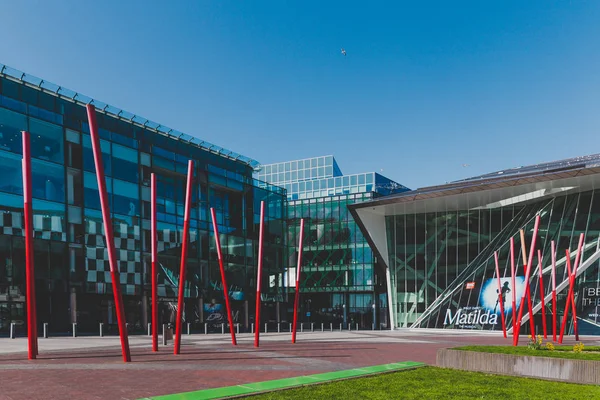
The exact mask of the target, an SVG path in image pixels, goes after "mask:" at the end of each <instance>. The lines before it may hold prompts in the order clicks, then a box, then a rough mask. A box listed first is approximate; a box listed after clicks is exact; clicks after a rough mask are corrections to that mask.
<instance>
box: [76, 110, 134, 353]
mask: <svg viewBox="0 0 600 400" xmlns="http://www.w3.org/2000/svg"><path fill="white" fill-rule="evenodd" d="M86 109H87V117H88V123H89V125H90V134H91V135H90V136H91V139H92V150H93V152H94V165H95V166H96V179H97V180H98V192H99V194H100V205H101V207H102V222H103V224H104V236H105V238H106V249H107V251H108V262H109V264H110V275H111V280H112V288H113V297H114V301H115V309H116V312H117V322H118V325H119V336H120V338H121V353H122V354H123V361H125V362H129V361H131V353H130V352H129V338H128V336H127V326H126V324H125V309H124V307H123V298H122V296H121V282H120V279H119V265H118V264H117V255H116V252H115V242H114V236H113V226H112V219H111V218H110V210H109V206H108V195H107V193H106V179H105V176H104V163H103V162H102V150H101V148H100V135H99V134H98V123H97V122H96V107H94V106H93V105H92V104H88V105H86Z"/></svg>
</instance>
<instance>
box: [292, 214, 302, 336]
mask: <svg viewBox="0 0 600 400" xmlns="http://www.w3.org/2000/svg"><path fill="white" fill-rule="evenodd" d="M303 239H304V218H302V219H301V220H300V240H299V242H298V265H297V267H296V298H295V299H294V323H293V325H292V343H296V327H297V326H298V305H299V304H300V269H301V267H302V243H303Z"/></svg>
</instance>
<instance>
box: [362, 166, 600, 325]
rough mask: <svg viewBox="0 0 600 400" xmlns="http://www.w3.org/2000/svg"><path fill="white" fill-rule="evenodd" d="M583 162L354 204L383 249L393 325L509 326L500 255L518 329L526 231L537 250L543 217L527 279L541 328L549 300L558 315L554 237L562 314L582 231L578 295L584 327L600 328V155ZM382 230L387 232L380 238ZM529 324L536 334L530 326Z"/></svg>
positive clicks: (549, 313) (548, 313) (549, 308)
mask: <svg viewBox="0 0 600 400" xmlns="http://www.w3.org/2000/svg"><path fill="white" fill-rule="evenodd" d="M577 160H584V161H577V162H575V160H568V161H569V162H557V163H556V164H557V165H553V166H552V168H549V167H548V166H547V165H546V164H544V165H543V168H540V169H536V168H534V167H526V168H524V173H522V174H515V175H516V176H512V177H510V178H505V177H502V175H503V174H502V173H495V174H489V175H485V176H483V177H478V178H474V179H471V180H465V181H460V183H454V184H450V185H442V186H438V187H433V188H424V189H419V190H417V191H414V192H407V193H403V194H401V195H399V196H391V197H389V198H387V199H385V198H384V199H383V200H381V201H378V200H374V201H371V202H368V203H363V204H359V205H356V206H352V207H351V208H352V210H351V211H352V213H353V215H355V216H358V218H359V221H360V226H361V229H362V231H363V232H365V235H366V236H368V239H369V240H370V241H371V243H373V244H374V246H376V248H377V250H378V251H379V252H380V253H383V254H384V255H385V257H384V258H385V260H386V264H387V265H386V268H387V273H388V277H389V282H390V287H391V288H390V290H389V293H388V295H389V299H390V300H389V301H390V302H391V309H390V312H391V315H390V317H391V319H392V320H393V321H394V327H415V328H445V329H479V330H501V329H502V327H501V323H500V321H501V319H500V307H499V304H498V303H499V301H498V298H499V297H498V282H497V278H498V277H497V275H496V272H495V260H494V253H495V252H497V254H498V259H499V270H500V277H501V287H502V289H501V290H502V294H503V296H504V297H503V299H504V300H503V306H504V310H505V317H506V324H507V327H511V326H512V322H513V321H512V317H513V314H512V292H514V293H515V295H516V298H517V302H516V307H517V308H518V307H519V306H520V300H521V296H522V294H523V293H524V289H525V287H526V285H525V280H524V279H525V270H524V264H526V262H525V261H524V260H523V255H522V252H521V239H520V231H521V230H523V233H524V235H525V239H526V240H525V241H526V243H527V251H530V247H529V246H530V243H531V239H532V235H533V228H534V222H535V218H536V216H540V228H539V232H538V239H537V244H536V247H535V249H534V258H533V264H532V272H531V279H530V283H529V284H530V288H531V298H532V301H533V311H534V322H535V326H536V330H537V332H538V333H539V332H540V331H541V329H542V319H541V318H542V317H541V314H542V313H541V305H542V301H541V298H542V296H543V297H544V298H545V313H546V316H547V322H548V326H550V321H551V318H552V304H551V286H552V282H551V242H552V241H554V242H555V244H556V248H557V254H556V267H557V269H556V284H557V293H558V306H557V310H558V314H559V315H558V317H559V318H561V317H562V313H563V311H564V306H565V302H566V295H567V290H568V279H567V268H566V265H567V263H566V260H567V257H566V253H565V250H566V249H569V251H570V258H571V265H574V263H575V256H576V249H577V243H578V241H579V237H580V234H584V238H585V241H584V246H583V256H582V263H581V266H580V268H579V271H580V272H581V274H580V275H579V277H578V279H577V281H576V297H575V299H576V304H577V307H578V320H579V321H580V322H579V329H580V333H581V334H598V333H600V328H599V327H600V324H599V322H600V317H599V313H598V312H599V310H600V292H599V291H598V290H597V288H599V287H600V261H599V260H600V251H599V249H600V191H598V190H597V189H595V187H597V186H598V182H600V168H598V167H597V166H598V160H600V156H593V157H583V158H579V159H577ZM582 176H584V177H582ZM377 232H381V233H382V235H380V236H379V238H378V237H377ZM511 238H512V239H513V240H514V246H515V247H514V254H515V267H516V273H515V275H516V278H515V285H514V287H513V284H512V280H511V262H510V260H511V258H510V239H511ZM538 251H539V254H538ZM538 255H541V259H539V258H538ZM538 263H541V268H542V280H543V288H544V291H543V292H541V290H540V278H539V265H538ZM526 314H527V308H525V310H524V315H526ZM528 318H529V316H528V315H526V316H525V318H524V319H523V321H524V322H525V321H527V319H528ZM569 329H570V326H569ZM522 330H523V332H528V331H529V323H524V325H523V327H522Z"/></svg>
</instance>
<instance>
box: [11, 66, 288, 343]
mask: <svg viewBox="0 0 600 400" xmlns="http://www.w3.org/2000/svg"><path fill="white" fill-rule="evenodd" d="M40 82H42V83H40ZM89 101H91V99H89V98H86V97H85V96H83V95H79V94H76V93H74V92H70V91H68V90H66V89H64V88H61V87H58V86H56V85H53V84H50V83H47V82H45V81H41V80H38V79H37V78H34V77H31V76H29V75H24V74H22V73H15V70H12V69H10V68H8V67H5V66H2V65H0V173H1V174H2V181H1V182H0V229H1V231H0V333H3V334H5V333H7V332H8V329H9V325H10V322H15V323H17V324H18V326H19V329H24V327H23V325H24V321H25V316H24V310H25V307H24V304H25V282H24V279H25V268H24V239H23V197H22V194H23V184H22V175H21V153H22V149H21V134H20V131H22V130H28V131H29V132H30V133H31V140H32V142H31V149H32V157H33V161H32V170H33V171H32V180H33V182H32V186H33V211H34V217H33V220H34V221H33V225H34V231H35V270H36V272H35V273H36V290H37V294H38V295H37V299H38V304H37V310H38V316H39V320H40V323H41V322H50V330H51V331H58V332H65V331H67V330H68V329H69V327H70V323H71V322H77V323H78V329H79V331H80V332H91V331H93V332H97V329H98V323H99V322H103V323H105V326H106V329H107V331H110V330H111V329H116V325H115V323H116V317H115V307H114V304H113V298H112V286H111V279H110V273H109V266H108V255H107V250H106V246H105V239H104V235H103V223H102V217H101V213H100V202H99V196H98V188H97V181H96V174H95V167H94V163H93V155H92V149H91V141H90V136H89V127H88V123H87V116H86V111H85V107H84V103H85V102H89ZM94 104H96V107H97V109H98V110H99V114H98V124H99V128H100V136H101V148H102V154H103V159H104V166H105V172H106V183H107V191H108V195H109V203H110V207H111V212H112V218H113V226H114V235H115V247H116V250H117V257H118V263H119V269H120V274H121V284H122V293H123V295H124V301H125V311H126V316H127V322H128V323H129V326H130V329H131V330H136V329H137V330H142V329H145V326H146V323H147V322H148V320H149V312H150V311H149V310H150V303H149V297H150V295H149V291H150V286H149V285H150V274H149V272H150V260H149V256H150V254H149V252H150V219H149V218H150V187H149V185H150V174H151V173H153V172H154V173H156V174H157V183H158V189H157V211H158V212H157V219H158V251H159V256H158V259H159V264H160V266H159V289H158V290H159V296H160V301H161V306H160V315H159V318H160V319H161V322H174V319H175V314H176V304H177V302H176V293H177V288H178V285H179V277H178V276H179V260H180V257H181V249H180V243H181V237H182V227H183V208H184V191H185V178H186V173H187V161H188V159H192V160H194V161H195V169H194V191H193V193H192V212H191V222H190V226H191V232H190V242H191V243H190V246H189V247H190V250H189V256H188V266H187V268H188V269H187V278H186V283H185V285H186V287H185V296H186V302H185V306H186V309H185V319H186V321H187V322H191V323H199V322H210V323H215V324H219V323H220V322H221V321H222V314H221V313H220V311H221V310H222V308H223V292H222V289H221V288H222V286H221V278H220V272H219V268H218V263H217V253H216V249H215V245H214V237H213V231H212V224H211V221H210V213H209V209H210V207H214V208H215V209H216V214H217V221H218V224H219V232H220V236H221V244H222V247H223V255H224V259H225V269H226V273H227V279H228V284H229V289H230V297H231V300H232V304H233V312H234V316H235V319H236V322H240V323H241V324H242V326H246V327H248V326H249V323H251V321H252V318H253V310H254V301H255V288H256V278H255V277H256V264H257V262H256V261H257V253H258V251H257V244H258V223H259V213H260V202H261V200H265V201H266V203H267V208H266V209H267V212H266V227H267V228H266V230H267V234H266V235H265V272H264V273H263V276H264V282H263V285H262V287H263V291H264V292H265V299H264V300H263V304H264V310H263V313H264V317H263V318H264V320H265V321H275V320H279V314H278V309H279V307H276V303H277V302H279V301H281V300H283V295H284V289H283V286H282V284H281V283H282V282H283V275H284V272H285V267H286V263H285V260H284V257H285V254H286V252H287V249H286V247H285V236H286V224H285V219H286V212H285V210H286V204H285V200H286V193H285V190H284V189H282V188H280V187H276V186H273V185H271V184H268V183H265V182H261V181H258V180H256V179H254V178H253V177H252V173H253V168H254V167H255V166H256V165H257V163H256V162H255V161H253V160H251V159H249V158H247V157H244V156H241V155H238V154H235V153H233V152H231V151H228V150H225V149H223V148H220V147H216V146H214V145H211V144H209V143H206V142H202V141H200V140H198V139H195V138H193V139H190V137H189V136H185V135H184V134H181V133H179V132H176V131H173V130H170V129H168V128H165V127H164V126H161V125H158V124H156V123H153V122H151V121H148V120H146V119H143V118H141V117H138V116H134V115H133V114H130V113H127V112H126V111H123V110H117V109H115V108H114V107H111V106H109V105H102V106H100V104H101V103H99V102H96V101H94Z"/></svg>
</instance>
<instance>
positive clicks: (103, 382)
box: [0, 335, 509, 400]
mask: <svg viewBox="0 0 600 400" xmlns="http://www.w3.org/2000/svg"><path fill="white" fill-rule="evenodd" d="M376 339H378V338H375V337H374V340H373V342H370V341H369V340H368V338H363V339H362V341H360V342H314V341H312V342H311V341H308V340H300V341H299V342H298V343H297V344H296V345H291V344H289V343H277V342H264V343H263V344H262V345H261V347H260V349H254V348H253V347H252V345H251V344H250V343H248V344H246V343H244V344H242V345H239V346H237V348H233V347H232V346H225V345H222V344H219V345H216V346H210V345H209V344H207V343H204V344H201V343H199V344H197V345H193V344H191V345H187V346H185V347H184V348H182V354H181V355H179V356H174V355H173V354H171V351H167V350H166V349H167V348H165V349H164V350H163V349H162V348H161V350H162V351H161V352H159V353H158V354H153V353H152V352H151V351H150V350H149V349H148V348H134V349H132V359H133V362H131V363H129V364H125V363H123V362H122V361H121V355H120V350H119V349H118V348H111V349H97V350H87V351H70V352H69V353H66V352H56V353H48V354H41V355H40V357H39V358H38V360H34V361H28V360H26V354H25V353H20V354H10V355H4V356H0V399H2V400H5V399H11V400H25V399H27V400H34V399H45V400H47V399H64V398H78V399H137V398H141V397H148V396H157V395H161V394H170V393H179V392H186V391H193V390H200V389H204V388H211V387H221V386H228V385H235V384H243V383H249V382H257V381H264V380H271V379H278V378H285V377H292V376H298V375H309V374H314V373H319V372H326V371H333V370H340V369H348V368H355V367H360V366H368V365H377V364H385V363H392V362H399V361H408V360H410V361H421V362H425V363H429V364H434V363H435V354H436V351H437V350H438V349H440V348H446V347H453V346H458V345H465V344H499V343H504V344H509V343H508V341H506V340H503V339H501V338H498V337H492V336H476V337H473V336H457V335H453V336H444V337H432V336H431V335H427V336H426V337H423V338H421V337H419V336H414V337H413V339H415V340H420V339H422V340H428V341H431V342H430V343H411V342H405V343H393V342H392V343H383V342H381V341H380V340H376ZM402 339H407V340H410V338H409V337H406V336H403V337H402ZM209 346H210V347H209ZM168 349H169V350H170V347H169V348H168Z"/></svg>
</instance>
